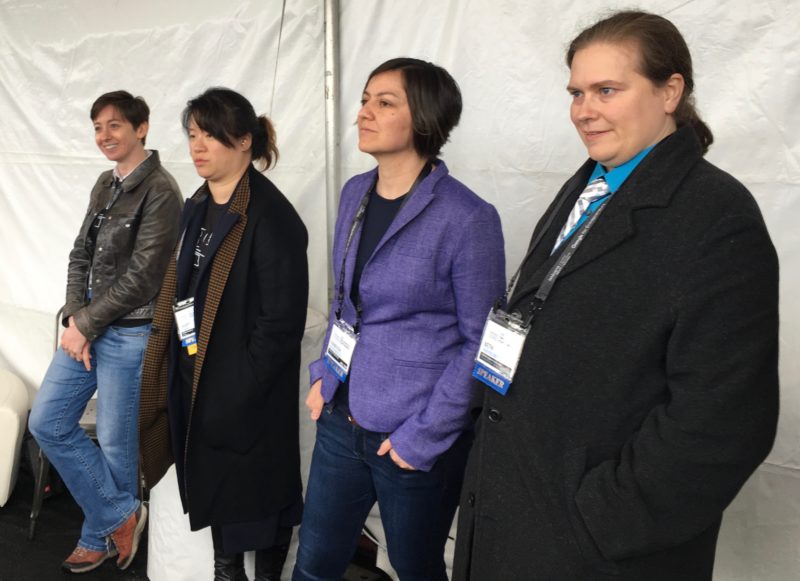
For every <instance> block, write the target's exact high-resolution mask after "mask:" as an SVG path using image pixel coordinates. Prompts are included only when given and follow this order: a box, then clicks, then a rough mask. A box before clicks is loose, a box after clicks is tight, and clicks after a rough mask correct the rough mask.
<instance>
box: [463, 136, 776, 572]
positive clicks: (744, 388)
mask: <svg viewBox="0 0 800 581" xmlns="http://www.w3.org/2000/svg"><path fill="white" fill-rule="evenodd" d="M593 167H594V162H592V161H591V160H590V161H588V162H587V163H586V164H584V166H583V167H582V168H581V169H580V170H579V171H578V173H577V174H576V175H575V176H574V177H573V179H571V180H570V181H569V182H567V185H565V187H564V189H562V192H561V193H562V194H564V195H566V196H568V197H567V199H566V203H565V204H564V205H563V206H562V208H561V210H560V211H559V215H557V216H556V219H555V220H553V221H552V225H551V227H550V228H549V231H548V232H547V233H546V235H545V236H544V238H543V240H542V243H541V244H540V245H539V247H538V249H537V250H536V251H535V252H534V253H533V255H532V256H531V258H530V259H529V260H528V261H527V263H526V264H525V267H524V269H523V272H522V275H521V280H520V282H519V284H518V285H517V290H516V292H515V293H514V296H513V297H512V299H511V301H510V309H511V310H512V311H513V310H525V309H526V307H527V305H528V303H529V302H530V300H531V298H532V297H533V293H534V292H535V291H536V289H537V288H538V287H539V284H540V283H541V280H542V278H543V276H544V275H545V273H546V272H547V271H548V270H549V268H550V266H551V264H552V262H553V260H554V258H553V257H550V256H549V254H550V250H551V249H552V247H553V243H554V240H555V237H556V235H557V232H558V230H559V229H560V228H561V226H562V225H563V223H564V221H565V220H566V216H567V214H568V213H569V210H570V208H571V207H572V205H573V203H574V200H575V198H577V196H578V194H579V193H580V191H581V190H582V188H583V187H584V185H585V184H586V181H587V179H588V177H589V175H590V173H591V171H592V169H593ZM554 207H555V203H554V204H553V206H551V208H550V209H549V210H548V212H547V213H546V214H545V216H544V217H543V218H542V220H541V222H540V223H539V225H538V226H537V231H538V230H539V229H540V228H542V225H543V224H544V223H545V222H546V220H547V216H548V214H549V213H550V212H552V211H553V208H554ZM777 361H778V262H777V257H776V254H775V250H774V248H773V246H772V243H771V241H770V238H769V235H768V233H767V229H766V227H765V225H764V222H763V220H762V217H761V214H760V212H759V209H758V207H757V205H756V202H755V201H754V199H753V197H752V196H751V195H750V193H749V192H748V191H747V190H746V189H745V188H744V186H742V184H740V183H739V182H738V181H736V180H735V179H734V178H732V177H731V176H730V175H728V174H726V173H724V172H723V171H721V170H719V169H718V168H716V167H714V166H713V165H711V164H710V163H708V162H707V161H705V160H704V159H703V158H702V153H701V148H700V144H699V142H698V140H697V138H696V136H695V134H694V132H693V130H692V129H691V128H689V127H681V128H679V129H678V131H677V132H675V133H674V134H672V135H671V136H669V137H667V138H666V139H664V140H663V141H662V142H661V143H660V144H658V145H657V146H656V147H655V149H654V150H653V151H651V152H650V154H649V155H648V156H647V157H646V158H645V159H644V160H643V161H642V162H641V164H640V165H639V166H638V167H637V168H636V169H635V170H634V172H633V173H632V174H631V175H630V177H629V178H628V179H627V181H626V182H625V183H624V185H623V186H622V187H621V188H620V189H619V190H618V191H617V193H616V194H615V195H614V197H613V198H612V199H611V201H610V202H609V204H608V206H607V208H606V209H605V211H604V212H603V214H602V216H601V217H600V219H599V220H598V221H597V223H596V224H595V226H594V228H593V229H592V231H591V232H590V233H589V234H588V236H587V237H586V239H585V241H584V243H583V245H582V246H581V247H580V248H579V249H578V251H577V253H576V254H575V256H574V257H573V259H572V261H571V262H570V263H569V265H568V266H567V267H566V269H565V271H564V272H563V274H562V275H561V278H560V279H559V280H558V282H556V285H555V287H554V289H553V292H552V294H551V296H550V298H549V299H548V300H547V302H546V303H545V305H544V308H543V309H542V310H541V312H540V313H539V316H538V317H537V319H536V321H535V322H534V323H533V327H532V329H531V332H530V335H529V336H528V338H527V341H526V343H525V348H524V351H523V354H522V360H521V362H520V366H519V369H518V371H517V374H516V377H515V379H514V382H513V384H512V385H511V388H510V391H509V392H508V394H507V395H506V396H501V395H499V394H497V393H495V392H494V391H492V390H490V389H488V388H484V389H483V391H484V393H483V397H482V398H481V407H480V409H479V411H478V412H476V413H479V421H478V436H477V439H476V442H475V446H474V448H473V450H472V454H471V456H470V461H469V464H468V467H467V474H466V480H465V483H464V489H463V494H462V500H461V511H460V518H459V525H458V539H457V550H456V564H455V571H454V579H456V580H460V581H464V580H467V579H469V580H472V581H492V580H498V581H500V580H502V581H511V580H514V581H518V580H519V581H522V580H524V581H538V580H541V581H545V580H546V581H592V580H610V579H615V580H625V581H643V580H647V581H655V580H664V581H676V580H681V581H694V580H697V581H700V580H710V579H711V576H712V569H713V564H714V552H715V545H716V539H717V533H718V531H719V526H720V522H721V519H722V511H723V510H724V509H725V507H726V506H728V504H729V503H730V502H731V501H732V500H733V498H734V497H735V496H736V494H737V492H738V491H739V489H740V488H741V487H742V485H743V484H744V482H745V481H746V480H747V478H748V477H749V476H750V474H751V473H752V472H753V470H755V468H756V467H757V466H758V465H759V463H760V462H761V461H762V460H763V459H764V457H765V456H766V455H767V453H768V452H769V450H770V448H771V446H772V443H773V439H774V436H775V428H776V423H777V416H778V369H777Z"/></svg>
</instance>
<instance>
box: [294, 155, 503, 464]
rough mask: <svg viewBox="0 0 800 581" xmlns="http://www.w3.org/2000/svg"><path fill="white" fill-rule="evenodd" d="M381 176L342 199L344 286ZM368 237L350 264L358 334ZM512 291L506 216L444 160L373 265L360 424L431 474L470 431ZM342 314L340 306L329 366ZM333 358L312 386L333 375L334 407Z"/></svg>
mask: <svg viewBox="0 0 800 581" xmlns="http://www.w3.org/2000/svg"><path fill="white" fill-rule="evenodd" d="M376 174H377V169H374V170H372V171H370V172H367V173H365V174H361V175H358V176H355V177H353V178H351V179H350V180H349V181H348V182H347V183H346V184H345V186H344V189H343V190H342V197H341V202H340V204H339V216H338V218H337V221H336V232H335V237H334V244H333V269H334V281H338V280H339V270H340V268H341V265H342V257H343V253H344V246H345V242H346V239H347V234H348V231H349V229H350V227H351V225H352V223H353V217H354V216H355V213H356V210H357V209H358V206H359V203H360V202H361V199H362V198H363V197H364V194H365V193H366V192H367V190H368V189H369V188H370V187H371V186H372V183H373V181H374V180H375V176H376ZM360 230H361V226H359V229H358V230H357V231H356V234H355V236H354V238H353V242H352V244H351V248H350V252H349V253H348V256H347V263H346V265H345V293H344V294H345V302H344V308H343V313H342V318H343V319H344V320H345V321H347V322H348V323H350V324H351V325H352V324H353V323H354V322H355V307H354V306H353V303H352V302H351V301H350V286H351V283H352V278H353V268H354V266H355V261H356V255H357V254H358V244H359V241H360V237H361V236H360V234H361V232H360ZM504 283H505V256H504V252H503V234H502V230H501V228H500V217H499V216H498V215H497V211H496V210H495V209H494V207H493V206H492V205H491V204H488V203H487V202H485V201H483V200H482V199H481V198H479V197H478V196H477V195H475V194H474V193H473V192H472V191H470V190H469V189H468V188H467V187H466V186H464V184H462V183H461V182H459V181H458V180H456V179H454V178H453V177H451V176H450V175H449V172H448V170H447V166H446V165H445V164H444V162H442V161H441V160H437V161H436V169H434V171H432V172H431V173H430V175H429V176H428V177H427V178H425V179H424V180H423V181H422V182H421V183H420V184H419V186H418V187H417V189H416V191H415V192H414V194H413V195H412V196H411V198H410V199H409V200H408V202H407V203H406V204H405V205H404V206H403V207H402V209H401V210H400V212H399V213H398V214H397V216H396V217H395V219H394V221H393V222H392V224H391V225H390V226H389V229H388V230H387V231H386V233H385V234H384V236H383V238H382V239H381V241H380V242H379V243H378V246H377V247H376V248H375V252H374V253H373V255H372V257H370V259H369V260H368V261H367V263H366V264H365V265H364V270H363V272H362V275H361V283H360V286H359V289H360V292H361V301H362V304H363V309H364V310H363V315H362V322H361V338H360V340H359V342H358V345H357V346H356V350H355V353H354V354H353V361H352V363H351V366H350V409H351V413H352V414H353V416H354V418H355V419H356V420H357V421H358V423H359V424H360V425H361V426H363V427H364V428H366V429H368V430H372V431H375V432H383V433H387V434H389V436H390V438H391V440H392V446H393V447H394V449H395V450H396V452H397V453H398V454H399V455H400V456H401V457H402V458H403V459H404V460H405V461H406V462H408V463H409V464H411V465H412V466H414V467H415V468H418V469H420V470H426V471H427V470H430V469H431V468H432V467H433V465H434V463H435V462H436V459H437V458H438V457H439V455H440V454H442V453H443V452H445V451H446V450H447V449H448V448H449V447H450V446H451V445H452V444H453V442H454V441H455V439H456V438H457V437H458V435H459V434H460V433H461V432H462V431H463V430H465V429H466V428H467V427H468V426H469V424H470V418H469V413H468V409H469V402H470V398H471V395H472V367H473V362H474V359H475V355H476V353H477V350H478V343H479V342H480V337H481V332H482V331H483V324H484V322H485V320H486V315H487V314H488V312H489V309H490V307H491V305H492V303H493V301H494V300H495V299H496V298H498V297H499V296H501V295H502V293H503V287H504ZM336 306H337V305H336V300H334V304H333V305H332V307H331V312H330V316H329V322H328V332H327V334H326V337H325V343H324V345H323V350H322V355H323V357H324V353H325V349H326V348H327V345H328V337H329V336H330V329H331V324H332V323H333V321H334V320H335V314H334V313H335V310H336ZM323 357H320V359H317V360H316V361H314V362H313V363H311V365H310V366H309V369H310V372H311V382H312V383H313V382H315V381H316V380H318V379H320V378H321V379H322V395H323V397H324V398H325V401H331V399H333V396H334V394H335V393H336V389H337V388H338V386H339V381H338V379H337V378H336V376H335V375H334V374H333V373H332V372H331V371H330V370H329V369H328V368H327V366H326V365H325V362H324V359H323Z"/></svg>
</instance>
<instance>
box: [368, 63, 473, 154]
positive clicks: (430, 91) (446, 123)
mask: <svg viewBox="0 0 800 581" xmlns="http://www.w3.org/2000/svg"><path fill="white" fill-rule="evenodd" d="M388 71H400V73H401V74H402V76H403V85H404V87H405V90H406V96H407V98H408V107H409V109H411V122H412V126H413V130H414V149H415V150H416V151H417V153H418V154H420V155H421V156H422V157H424V158H427V159H431V158H434V157H436V156H438V155H439V153H440V152H441V149H442V146H443V145H444V144H445V143H447V139H448V138H449V137H450V131H451V130H452V129H453V127H455V126H456V125H458V121H459V119H460V118H461V109H462V103H461V90H460V89H459V88H458V83H456V81H455V79H453V77H452V76H450V73H448V72H447V71H446V70H445V69H443V68H442V67H440V66H438V65H435V64H433V63H429V62H426V61H423V60H419V59H414V58H407V57H401V58H394V59H391V60H388V61H386V62H385V63H383V64H381V65H379V66H378V67H377V68H376V69H375V70H373V71H372V72H371V73H370V74H369V78H367V82H366V83H365V84H364V89H365V90H366V88H367V85H368V84H369V81H370V80H371V79H372V77H374V76H376V75H379V74H381V73H385V72H388Z"/></svg>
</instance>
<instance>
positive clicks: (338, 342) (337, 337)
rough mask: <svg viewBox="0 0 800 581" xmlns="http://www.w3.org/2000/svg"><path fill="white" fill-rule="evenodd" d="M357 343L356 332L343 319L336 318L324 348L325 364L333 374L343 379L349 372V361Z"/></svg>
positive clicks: (340, 379)
mask: <svg viewBox="0 0 800 581" xmlns="http://www.w3.org/2000/svg"><path fill="white" fill-rule="evenodd" d="M356 343H358V333H356V332H355V330H354V329H353V327H351V326H350V325H348V324H347V323H346V322H345V321H342V320H337V321H336V322H335V323H334V324H333V327H331V336H330V339H329V340H328V348H327V349H326V350H325V365H327V366H328V369H330V370H331V371H332V372H333V374H334V375H335V376H336V377H337V378H338V379H339V381H344V380H345V379H347V374H348V373H350V362H351V361H352V359H353V352H354V351H355V350H356Z"/></svg>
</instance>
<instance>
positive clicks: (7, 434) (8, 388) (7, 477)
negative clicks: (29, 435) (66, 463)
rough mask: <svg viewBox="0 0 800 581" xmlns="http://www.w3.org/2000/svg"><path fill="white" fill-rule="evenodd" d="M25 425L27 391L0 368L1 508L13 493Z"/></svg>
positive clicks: (9, 373) (26, 418)
mask: <svg viewBox="0 0 800 581" xmlns="http://www.w3.org/2000/svg"><path fill="white" fill-rule="evenodd" d="M27 422H28V390H27V388H26V387H25V384H24V383H22V380H21V379H20V378H19V377H17V376H16V375H15V374H14V373H12V372H10V371H8V370H7V369H2V368H0V506H4V505H5V503H6V502H7V501H8V497H9V496H11V491H12V490H14V484H16V482H17V473H18V472H19V460H20V451H21V449H22V438H23V435H24V434H25V426H26V425H27Z"/></svg>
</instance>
